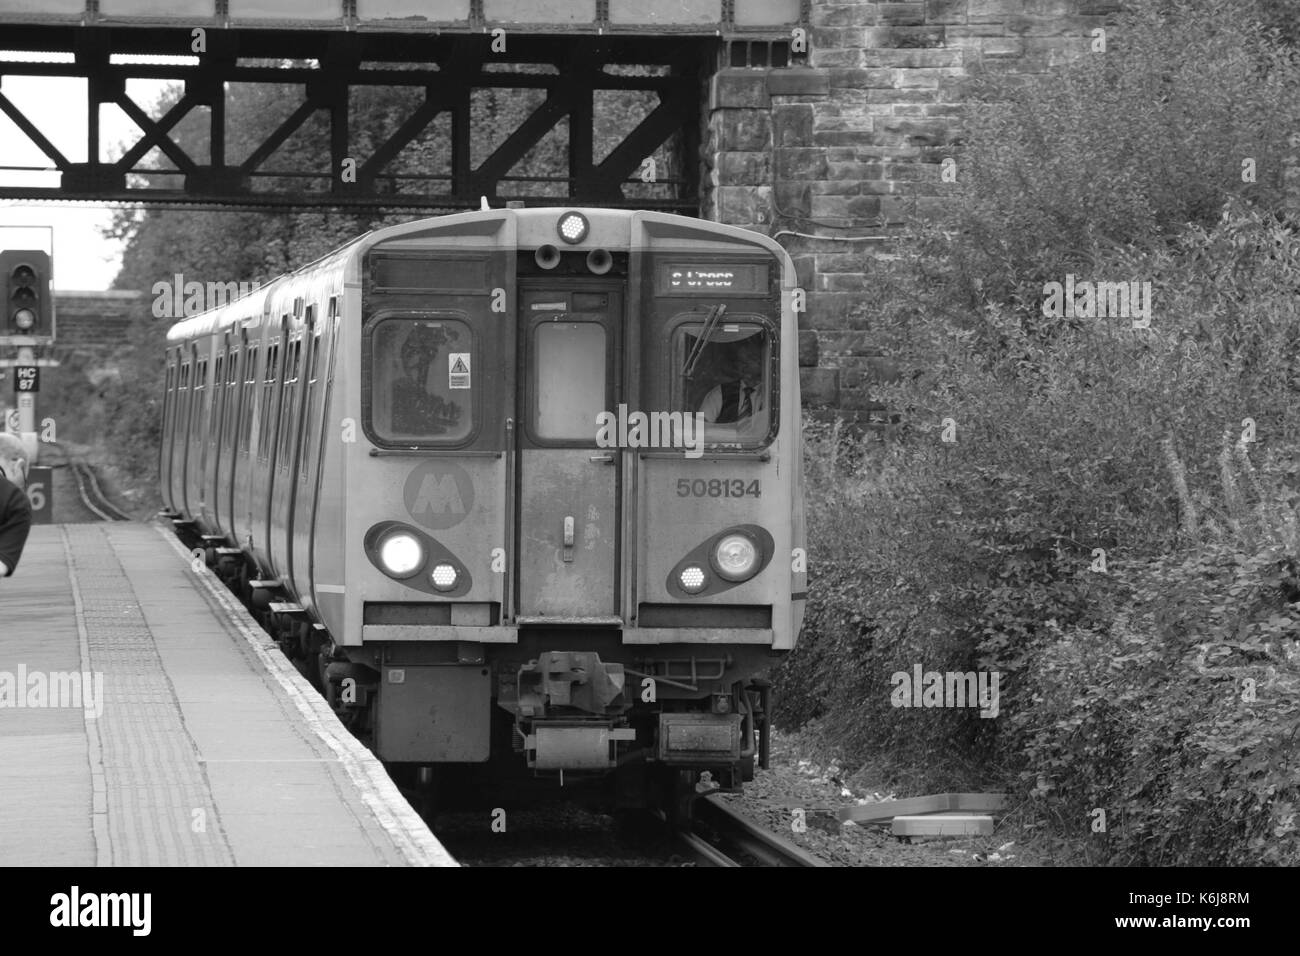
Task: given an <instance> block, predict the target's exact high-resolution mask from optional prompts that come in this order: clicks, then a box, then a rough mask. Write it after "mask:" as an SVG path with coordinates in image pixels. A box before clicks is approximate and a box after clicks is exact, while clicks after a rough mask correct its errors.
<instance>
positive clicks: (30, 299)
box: [0, 249, 54, 345]
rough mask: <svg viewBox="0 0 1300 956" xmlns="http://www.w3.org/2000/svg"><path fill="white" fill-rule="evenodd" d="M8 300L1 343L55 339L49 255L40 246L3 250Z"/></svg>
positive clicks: (0, 267) (0, 260) (1, 270)
mask: <svg viewBox="0 0 1300 956" xmlns="http://www.w3.org/2000/svg"><path fill="white" fill-rule="evenodd" d="M0 275H3V276H4V277H5V304H4V316H3V327H2V328H0V343H4V344H10V345H48V344H51V343H52V342H53V341H54V302H53V298H52V296H51V295H50V276H51V268H50V255H49V253H47V252H43V251H41V250H37V249H6V250H4V251H0Z"/></svg>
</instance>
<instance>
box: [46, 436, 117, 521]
mask: <svg viewBox="0 0 1300 956" xmlns="http://www.w3.org/2000/svg"><path fill="white" fill-rule="evenodd" d="M42 448H55V449H58V452H59V454H61V455H62V456H63V462H62V464H63V465H64V466H66V467H67V469H68V472H69V474H71V475H72V480H73V482H74V483H75V484H76V486H77V496H78V497H79V498H80V499H81V503H82V504H83V505H84V506H85V507H86V510H88V511H89V512H90V513H91V514H93V515H96V516H97V517H98V518H99V519H100V520H101V521H131V520H132V518H131V516H130V515H128V514H126V513H125V512H124V511H122V510H121V509H120V508H118V507H116V506H115V505H114V504H113V503H112V502H111V501H109V500H108V496H107V495H105V494H104V491H103V489H102V488H100V486H99V479H98V478H96V477H95V471H94V469H93V468H91V467H90V466H89V465H87V464H86V463H85V462H84V461H82V460H81V459H80V458H78V457H76V456H74V455H73V454H72V453H71V452H69V451H68V450H67V449H66V448H64V447H63V446H62V445H60V444H59V443H58V442H46V443H44V444H43V445H42ZM56 467H57V466H56Z"/></svg>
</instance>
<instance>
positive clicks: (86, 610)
mask: <svg viewBox="0 0 1300 956" xmlns="http://www.w3.org/2000/svg"><path fill="white" fill-rule="evenodd" d="M64 535H65V544H66V547H67V549H68V557H69V562H70V566H71V568H72V580H73V585H74V587H75V589H76V592H77V594H78V601H79V603H80V605H81V617H82V620H83V622H84V625H85V631H86V640H87V644H88V653H89V657H90V660H89V661H88V662H87V666H88V667H89V669H90V670H91V671H96V672H101V673H102V674H103V675H104V691H103V693H104V709H103V714H102V715H101V716H100V717H99V718H98V719H97V720H95V721H92V722H90V724H91V726H93V727H95V728H96V729H97V731H98V736H99V752H100V754H101V755H102V756H101V761H102V763H101V766H100V767H98V768H92V771H95V772H102V774H103V780H104V796H103V798H102V799H104V800H105V801H106V804H107V805H106V819H107V827H106V832H107V836H108V842H109V847H108V848H107V849H108V853H107V854H105V847H103V846H100V847H99V848H98V851H99V855H100V858H101V860H104V862H107V863H109V864H111V865H112V866H157V865H160V864H167V865H172V866H232V865H234V854H233V853H232V852H231V849H230V847H229V846H228V845H227V843H226V840H225V838H224V835H223V833H222V829H221V821H220V819H219V818H218V816H217V811H216V807H215V806H214V804H213V801H212V797H211V794H210V792H209V788H208V784H207V781H206V779H205V778H204V773H203V767H202V765H201V763H200V762H199V759H198V752H197V749H196V747H195V745H194V741H193V739H192V738H191V736H190V734H189V732H188V731H187V730H186V728H185V723H184V721H183V720H182V718H181V710H180V705H179V703H178V701H177V700H176V695H175V693H174V691H173V688H172V686H171V682H170V681H169V680H168V678H167V675H166V672H165V671H164V669H163V663H162V659H161V657H160V656H159V654H158V649H157V646H156V645H155V643H154V637H153V634H152V633H151V632H150V630H149V626H148V624H147V623H146V621H145V618H144V615H143V613H142V612H141V609H140V602H141V600H143V598H142V596H141V595H138V594H137V593H136V592H135V591H134V590H133V589H132V587H131V583H130V581H129V580H128V579H127V576H126V573H125V570H124V569H123V567H122V562H121V561H120V560H119V559H118V556H117V554H116V552H115V551H114V550H113V546H112V543H111V541H110V540H109V537H108V535H107V534H106V533H105V532H104V531H103V530H102V526H100V525H94V524H84V525H65V526H64ZM94 752H95V748H94V747H93V745H92V754H93V753H94ZM100 799H101V797H100V795H99V794H96V803H97V804H98V803H99V802H100ZM96 809H97V810H99V809H100V808H99V807H98V806H97V807H96Z"/></svg>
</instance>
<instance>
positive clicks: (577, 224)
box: [555, 212, 589, 245]
mask: <svg viewBox="0 0 1300 956" xmlns="http://www.w3.org/2000/svg"><path fill="white" fill-rule="evenodd" d="M588 228H589V224H588V222H587V217H586V216H584V215H583V214H582V213H580V212H566V213H565V214H564V215H563V216H561V217H560V220H559V222H557V223H556V224H555V231H556V232H558V233H559V234H560V238H561V239H563V240H564V241H565V242H567V243H569V245H573V244H574V243H578V242H582V240H583V239H586V238H587V229H588Z"/></svg>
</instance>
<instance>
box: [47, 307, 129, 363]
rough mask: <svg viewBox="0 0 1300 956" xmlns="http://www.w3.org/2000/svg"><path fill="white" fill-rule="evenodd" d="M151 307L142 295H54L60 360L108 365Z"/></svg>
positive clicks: (55, 345) (56, 350) (55, 346)
mask: <svg viewBox="0 0 1300 956" xmlns="http://www.w3.org/2000/svg"><path fill="white" fill-rule="evenodd" d="M147 307H148V304H147V303H146V302H145V297H144V295H143V294H142V293H140V292H119V291H110V292H66V291H55V293H54V316H55V319H54V320H55V330H54V331H55V342H54V352H53V354H54V355H55V357H56V358H59V359H60V360H68V359H72V358H85V359H89V360H92V361H96V362H107V360H108V358H109V357H110V356H111V355H112V354H113V352H114V351H116V350H117V349H119V348H122V347H123V346H124V345H125V344H126V334H127V328H128V327H129V326H130V324H131V320H132V318H133V317H134V316H135V315H137V314H138V313H139V312H140V311H141V310H142V309H145V308H147Z"/></svg>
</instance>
